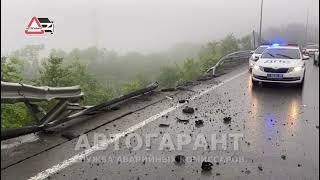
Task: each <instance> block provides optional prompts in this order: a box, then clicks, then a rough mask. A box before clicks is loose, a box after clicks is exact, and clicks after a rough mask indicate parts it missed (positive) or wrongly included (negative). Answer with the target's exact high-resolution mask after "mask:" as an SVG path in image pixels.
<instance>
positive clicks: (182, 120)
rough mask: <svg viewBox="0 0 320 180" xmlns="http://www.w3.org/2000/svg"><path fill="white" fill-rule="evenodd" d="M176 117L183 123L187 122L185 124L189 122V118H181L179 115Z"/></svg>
mask: <svg viewBox="0 0 320 180" xmlns="http://www.w3.org/2000/svg"><path fill="white" fill-rule="evenodd" d="M176 118H177V120H178V122H182V123H185V124H187V123H189V119H180V118H178V117H176Z"/></svg>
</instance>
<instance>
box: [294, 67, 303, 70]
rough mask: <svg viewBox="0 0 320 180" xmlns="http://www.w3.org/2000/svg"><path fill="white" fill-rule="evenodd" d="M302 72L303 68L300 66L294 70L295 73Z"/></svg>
mask: <svg viewBox="0 0 320 180" xmlns="http://www.w3.org/2000/svg"><path fill="white" fill-rule="evenodd" d="M301 70H302V67H301V66H298V67H295V68H293V71H301Z"/></svg>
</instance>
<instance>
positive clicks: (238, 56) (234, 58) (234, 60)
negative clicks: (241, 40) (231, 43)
mask: <svg viewBox="0 0 320 180" xmlns="http://www.w3.org/2000/svg"><path fill="white" fill-rule="evenodd" d="M250 52H251V51H237V52H233V53H230V54H227V55H225V56H223V57H222V58H220V59H219V61H218V62H217V63H216V64H215V65H214V66H213V67H211V68H209V69H208V70H207V73H209V72H210V71H212V75H213V76H216V74H217V69H218V68H219V67H221V66H222V65H227V66H229V67H231V66H233V65H235V64H239V63H243V62H248V60H249V58H250V56H251V53H250Z"/></svg>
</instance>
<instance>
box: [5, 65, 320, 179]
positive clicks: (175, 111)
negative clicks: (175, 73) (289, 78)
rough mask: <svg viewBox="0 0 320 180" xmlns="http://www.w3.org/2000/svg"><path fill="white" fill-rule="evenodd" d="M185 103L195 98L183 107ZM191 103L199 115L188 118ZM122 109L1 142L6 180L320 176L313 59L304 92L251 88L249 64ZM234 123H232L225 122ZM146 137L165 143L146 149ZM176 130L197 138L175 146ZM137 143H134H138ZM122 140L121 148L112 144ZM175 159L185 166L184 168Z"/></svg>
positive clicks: (316, 71) (276, 87)
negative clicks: (82, 141)
mask: <svg viewBox="0 0 320 180" xmlns="http://www.w3.org/2000/svg"><path fill="white" fill-rule="evenodd" d="M182 99H188V100H189V102H187V103H178V101H179V100H182ZM186 106H189V107H192V108H194V110H195V112H194V113H192V114H186V113H183V112H182V109H183V108H185V107H186ZM119 107H120V109H119V110H118V111H114V112H106V113H100V114H98V115H95V116H92V117H89V119H88V120H86V121H81V122H80V123H78V124H76V125H74V126H71V127H68V128H65V130H64V131H63V132H65V131H67V132H68V133H69V136H67V135H65V134H64V135H62V134H63V133H62V132H59V133H53V134H50V133H47V134H40V135H36V136H35V135H30V136H27V137H24V139H23V138H22V139H18V140H19V141H23V142H22V143H17V142H15V141H18V140H11V141H8V142H7V143H5V142H2V145H1V152H2V153H1V162H2V163H1V164H2V165H1V178H2V179H17V180H18V179H29V178H31V179H140V180H141V179H282V180H286V179H288V180H289V179H290V180H291V179H299V180H300V179H318V178H319V160H318V159H319V69H318V67H316V66H313V65H312V60H310V61H308V62H307V73H306V82H305V85H304V87H303V89H302V90H300V89H299V88H296V87H293V86H279V85H264V86H262V87H258V88H254V89H253V88H252V85H251V77H250V73H249V72H248V71H247V67H246V66H243V67H239V68H237V69H235V70H234V71H232V72H230V73H228V74H226V75H223V76H221V77H219V78H216V79H214V80H209V81H204V82H201V83H199V84H198V85H195V86H193V87H192V90H190V91H179V92H162V93H155V94H153V95H152V96H147V97H144V98H142V99H141V98H140V99H137V100H134V101H133V102H128V103H126V104H123V105H120V106H119ZM228 117H230V118H231V121H230V122H224V119H226V118H227V119H226V120H228ZM178 119H182V120H189V121H188V122H180V121H179V120H178ZM197 120H203V125H201V124H200V125H199V126H197V125H196V124H195V122H196V121H197ZM79 121H80V120H79ZM160 124H162V125H160ZM61 128H63V127H61ZM98 133H99V134H104V135H106V136H107V140H106V141H105V143H104V144H102V145H101V146H102V147H104V149H102V150H101V149H98V148H96V146H94V144H93V140H94V138H93V137H94V135H97V134H98ZM134 133H136V136H141V137H142V140H143V143H142V147H141V148H139V149H138V150H134V149H132V148H128V147H127V146H126V142H125V140H126V139H128V136H130V135H132V134H134ZM70 134H72V135H70ZM81 134H86V135H87V136H86V137H87V139H88V141H89V144H90V147H89V148H87V149H84V148H80V150H75V146H76V144H77V143H78V140H79V138H78V137H72V136H77V135H81ZM111 134H115V136H114V137H111ZM147 134H156V135H158V137H155V138H153V139H152V140H151V144H150V145H146V144H145V141H146V138H145V136H146V135H147ZM178 134H184V135H187V136H190V139H191V142H190V143H189V144H187V145H185V146H183V148H182V149H178V148H177V146H178V144H179V142H177V141H178V139H177V136H178ZM199 134H202V135H204V136H205V137H206V141H207V146H206V147H200V148H198V149H194V147H195V141H196V139H197V138H198V137H199ZM212 134H216V135H217V137H220V138H222V136H223V135H226V136H229V135H232V134H238V135H243V137H241V138H239V141H238V142H239V149H235V146H234V145H235V141H232V140H230V139H228V141H227V146H226V150H225V149H223V147H222V146H220V145H221V144H220V145H219V144H218V146H216V148H217V149H216V150H214V149H213V147H212V146H214V145H213V144H210V142H211V139H210V137H211V135H212ZM167 135H169V136H170V139H171V140H172V142H173V145H174V149H170V146H167V147H166V148H164V149H161V148H160V147H159V146H160V144H164V142H168V141H162V140H163V139H164V136H166V137H167ZM70 136H71V137H70ZM63 137H67V138H63ZM217 139H219V138H217ZM117 140H119V141H117ZM131 140H132V141H131V144H137V143H138V142H139V141H138V140H137V139H135V138H132V139H131ZM118 142H119V149H118V150H117V149H115V146H114V145H115V144H118ZM138 145H139V143H138ZM177 155H182V156H183V157H184V158H185V161H184V162H183V163H178V162H176V161H175V156H177ZM210 157H211V158H212V157H214V158H213V159H210ZM130 158H131V159H130ZM201 158H202V159H201ZM203 158H209V159H203ZM231 159H232V161H231ZM205 160H211V162H213V166H212V169H211V170H209V171H203V170H202V168H201V165H202V162H203V161H205Z"/></svg>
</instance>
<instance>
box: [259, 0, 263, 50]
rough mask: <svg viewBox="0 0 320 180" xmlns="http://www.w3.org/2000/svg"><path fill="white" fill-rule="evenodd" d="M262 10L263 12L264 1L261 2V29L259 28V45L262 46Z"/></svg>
mask: <svg viewBox="0 0 320 180" xmlns="http://www.w3.org/2000/svg"><path fill="white" fill-rule="evenodd" d="M262 10H263V0H261V9H260V27H259V39H258V43H259V45H260V44H261V30H262Z"/></svg>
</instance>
